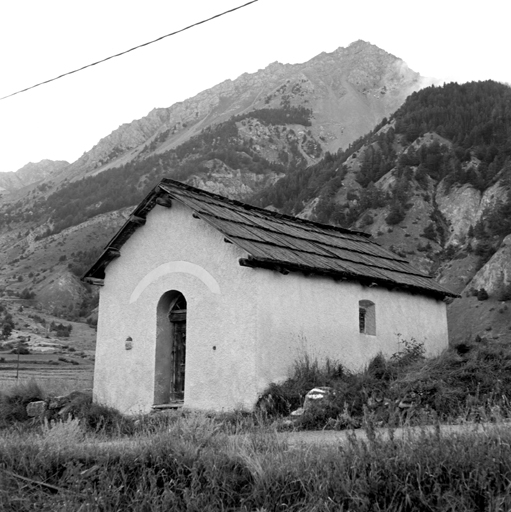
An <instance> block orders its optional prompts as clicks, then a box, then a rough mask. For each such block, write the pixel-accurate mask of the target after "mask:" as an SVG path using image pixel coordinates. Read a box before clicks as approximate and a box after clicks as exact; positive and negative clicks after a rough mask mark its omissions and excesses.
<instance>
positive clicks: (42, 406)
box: [27, 400, 47, 418]
mask: <svg viewBox="0 0 511 512" xmlns="http://www.w3.org/2000/svg"><path fill="white" fill-rule="evenodd" d="M46 409H47V404H46V402H45V401H44V400H39V401H37V402H30V403H29V404H28V405H27V415H28V416H29V417H30V418H40V417H42V416H43V414H44V413H45V412H46Z"/></svg>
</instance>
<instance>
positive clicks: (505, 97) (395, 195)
mask: <svg viewBox="0 0 511 512" xmlns="http://www.w3.org/2000/svg"><path fill="white" fill-rule="evenodd" d="M253 201H255V202H256V203H257V204H258V205H260V206H266V207H272V208H277V209H280V210H282V211H284V212H286V213H293V214H298V215H302V216H305V217H307V218H311V219H313V220H319V221H322V222H330V223H334V224H338V225H341V226H345V227H355V228H358V229H365V230H366V231H368V232H370V233H371V234H372V235H373V236H374V237H375V238H376V239H377V240H378V241H379V242H380V243H382V244H383V245H385V246H387V247H390V248H392V249H393V250H394V251H396V252H397V253H398V254H402V255H406V256H407V258H409V259H410V260H411V261H412V262H413V263H414V264H415V265H416V266H417V267H419V268H421V269H423V270H425V271H427V272H432V273H434V274H436V275H437V277H438V279H439V281H440V282H441V283H442V284H445V285H447V286H449V287H451V288H452V289H453V290H454V291H456V292H458V293H460V294H461V295H462V298H461V299H457V300H456V301H454V303H453V304H452V305H451V306H450V308H449V311H450V314H451V317H452V318H453V320H452V321H451V326H452V328H453V330H452V333H451V339H452V340H454V341H463V340H464V339H466V338H469V337H474V336H476V335H479V336H485V335H488V336H489V335H491V336H494V337H495V336H496V337H499V338H504V339H510V340H511V336H510V334H511V333H510V332H509V328H511V314H510V312H509V311H508V309H507V306H506V307H504V306H499V307H498V308H497V307H496V306H495V302H499V301H502V300H509V299H510V298H511V259H510V258H509V257H508V256H509V255H508V252H509V249H508V245H509V238H506V237H508V236H509V235H510V234H511V89H510V88H509V87H508V86H505V85H502V84H498V83H495V82H492V81H488V82H478V83H468V84H463V85H458V84H447V85H445V86H444V87H430V88H426V89H424V90H422V91H420V92H417V93H414V94H412V95H411V96H410V97H409V98H408V99H407V101H406V102H405V104H404V105H403V106H402V107H401V108H400V109H399V110H398V111H397V112H396V113H395V114H394V115H393V116H391V118H390V119H389V120H388V121H387V120H385V121H384V122H382V123H380V124H379V125H378V126H376V128H375V129H374V130H373V131H372V132H371V133H370V134H368V135H367V136H365V137H363V138H361V139H359V140H358V141H356V142H355V143H353V144H352V145H351V146H350V148H349V149H348V150H346V151H339V152H338V153H337V154H336V155H330V156H329V157H328V158H325V159H324V160H323V161H322V162H320V163H318V164H317V165H315V166H312V167H309V168H307V169H303V170H299V171H297V172H296V173H294V174H290V175H288V176H286V177H285V178H283V179H281V180H280V181H279V182H277V183H276V184H275V185H274V186H272V187H270V188H268V189H266V190H263V191H261V192H260V193H258V194H256V195H255V196H254V197H253ZM488 297H489V302H488V303H486V302H485V301H486V300H487V298H488ZM478 299H479V300H478ZM467 311H468V312H470V313H467ZM483 311H484V312H485V313H484V315H483V314H482V312H483ZM467 315H468V316H470V315H472V317H471V319H472V321H471V322H468V321H464V322H461V321H459V320H457V319H459V318H464V317H465V316H467ZM478 317H481V318H482V320H481V322H478V320H477V319H478ZM492 323H493V324H494V325H495V326H496V327H495V328H492V327H491V326H492ZM487 328H488V330H486V329H487ZM492 329H493V330H492Z"/></svg>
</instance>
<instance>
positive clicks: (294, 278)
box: [94, 201, 448, 413]
mask: <svg viewBox="0 0 511 512" xmlns="http://www.w3.org/2000/svg"><path fill="white" fill-rule="evenodd" d="M246 257H247V253H246V252H245V251H243V250H242V249H240V248H239V247H237V246H236V245H234V244H231V243H226V241H225V240H224V236H223V235H222V234H221V233H220V232H219V231H217V230H216V229H215V228H213V227H211V226H210V225H209V224H207V223H206V222H205V221H204V220H201V219H198V218H194V217H193V212H192V210H190V209H189V208H187V207H185V206H183V205H182V204H180V203H179V202H178V201H173V204H172V207H171V208H170V209H168V208H165V207H163V206H156V207H155V208H154V209H153V210H152V211H151V212H150V213H149V214H148V215H147V222H146V224H145V226H143V227H140V228H139V229H138V230H137V231H135V233H134V234H133V235H132V236H131V237H130V238H129V239H128V240H127V241H126V242H125V244H124V245H123V247H122V250H121V257H120V258H117V259H115V260H113V261H112V262H111V263H110V264H109V265H108V267H107V268H106V276H105V280H104V286H103V287H102V288H101V291H100V305H99V319H98V337H97V348H96V366H95V374H94V396H95V400H96V401H97V402H100V403H103V404H106V405H109V406H112V407H115V408H117V409H119V410H120V411H121V412H123V413H147V412H149V411H150V410H151V407H152V405H153V403H154V396H155V371H156V370H155V369H156V366H157V364H159V363H158V362H157V361H156V359H157V356H156V353H157V349H156V338H157V307H158V303H159V301H160V299H161V298H162V296H163V295H164V294H166V293H167V292H169V291H171V290H175V291H179V292H181V293H182V294H183V295H184V297H185V298H186V301H187V320H186V338H187V339H186V369H185V396H184V406H185V407H187V408H194V409H212V410H232V409H235V408H246V409H250V408H252V407H253V406H254V404H255V402H256V400H257V398H258V396H259V394H260V393H261V392H262V391H263V390H264V389H265V388H266V387H267V385H268V384H269V383H270V382H276V381H281V380H284V379H285V378H286V377H287V376H288V375H289V370H290V369H291V367H292V364H293V362H294V361H295V360H296V358H298V357H300V356H303V355H304V354H305V353H307V354H309V355H310V356H312V357H317V358H319V359H323V358H325V357H330V358H332V359H336V360H338V361H339V362H341V363H342V364H343V365H345V366H347V367H349V368H351V369H357V368H362V367H363V366H364V365H365V364H367V362H368V361H369V360H370V359H371V358H372V357H373V356H374V355H376V354H377V353H378V352H383V353H384V354H386V355H391V354H393V353H395V352H396V351H398V350H399V348H400V347H399V345H398V334H399V335H401V337H402V338H403V339H407V340H410V339H411V338H415V339H416V340H417V341H419V342H424V343H425V346H426V349H427V351H428V353H429V354H435V353H438V352H440V351H442V350H443V349H445V348H447V344H448V338H447V317H446V306H445V304H444V303H443V302H442V301H440V300H436V299H434V298H430V297H428V296H423V295H412V294H410V293H405V292H402V291H397V290H394V291H388V290H387V289H385V288H382V287H370V288H369V287H363V286H362V285H360V284H358V283H356V282H351V281H335V280H333V279H331V278H327V277H321V276H314V275H309V276H304V275H303V274H302V273H298V272H291V273H289V274H288V275H282V274H279V273H278V272H275V271H271V270H266V269H261V268H255V269H252V268H247V267H242V266H240V265H239V263H238V259H239V258H246ZM361 300H369V301H372V302H374V304H375V312H376V335H375V336H372V335H367V334H361V333H360V332H359V301H361ZM129 338H131V340H130V341H129V342H127V341H126V340H127V339H129ZM169 342H170V341H169Z"/></svg>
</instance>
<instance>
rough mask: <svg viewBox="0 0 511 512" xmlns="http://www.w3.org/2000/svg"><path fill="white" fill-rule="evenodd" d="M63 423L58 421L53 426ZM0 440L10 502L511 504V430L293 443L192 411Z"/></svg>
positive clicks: (95, 506) (299, 506) (320, 507)
mask: <svg viewBox="0 0 511 512" xmlns="http://www.w3.org/2000/svg"><path fill="white" fill-rule="evenodd" d="M53 428H54V429H55V428H57V430H58V427H55V426H54V427H53ZM49 432H51V428H50V430H49V431H48V432H44V431H43V432H42V433H41V434H39V435H36V434H32V435H31V436H29V437H28V438H23V439H21V438H20V436H19V434H18V435H16V434H14V433H11V434H10V435H9V436H7V438H6V439H3V440H2V441H0V461H1V465H0V482H1V484H2V485H0V509H2V507H3V509H4V510H18V511H24V510H27V511H28V510H91V511H92V510H105V511H110V510H112V511H113V510H134V511H138V510H147V511H160V510H161V511H171V510H176V511H182V510H191V511H194V510H205V511H216V510H232V511H234V510H237V511H255V510H259V511H263V510H264V511H270V510H275V511H281V510H282V511H284V510H286V511H288V510H291V511H313V510H314V511H331V510H357V511H360V512H364V511H375V510H393V511H394V510H399V511H431V510H435V511H451V510H463V511H476V510H477V511H480V510H509V509H510V507H511V492H510V490H511V433H510V432H508V430H507V429H505V428H501V427H498V426H495V427H494V428H492V429H489V430H487V431H485V432H483V433H482V434H481V433H479V434H476V433H470V432H467V433H465V434H464V435H453V436H444V435H442V434H441V432H440V430H439V429H438V430H436V431H433V432H427V431H424V432H422V434H421V435H419V436H418V437H413V438H412V437H410V438H404V439H393V438H392V437H391V439H390V440H384V439H383V438H380V437H379V436H378V434H376V433H374V431H372V434H371V433H370V434H369V435H368V440H366V441H363V440H360V439H356V438H355V437H351V438H350V439H349V440H348V442H346V443H344V444H343V443H339V444H338V445H333V446H332V445H329V446H328V448H327V447H321V446H315V447H314V448H313V449H312V448H310V447H308V448H305V447H294V448H290V447H289V446H288V445H287V443H286V441H285V438H284V439H283V438H281V437H277V436H276V434H275V433H271V432H264V431H261V430H260V431H259V432H258V433H253V434H247V435H244V436H227V435H226V434H225V433H224V432H222V431H221V429H219V428H218V424H217V422H215V421H214V419H212V418H208V417H206V416H205V415H200V414H194V415H190V416H183V417H181V418H179V419H178V420H176V421H175V422H174V424H173V426H171V427H170V429H169V431H168V432H165V433H160V434H159V435H154V436H151V437H144V438H140V439H135V440H134V441H132V442H131V443H130V444H129V445H125V444H117V443H103V444H92V443H91V442H90V439H86V438H85V439H84V438H80V437H79V436H80V435H81V434H80V433H79V432H78V433H77V432H76V425H73V424H72V423H69V424H67V425H63V426H61V427H60V430H59V431H58V433H57V434H56V436H58V435H59V434H60V435H61V436H62V439H63V441H62V442H61V443H58V442H55V441H56V439H55V438H53V439H52V440H51V442H49V441H48V435H49Z"/></svg>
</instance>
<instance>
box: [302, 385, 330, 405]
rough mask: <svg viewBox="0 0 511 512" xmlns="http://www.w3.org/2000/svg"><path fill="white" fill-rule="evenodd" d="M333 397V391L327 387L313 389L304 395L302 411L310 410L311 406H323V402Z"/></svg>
mask: <svg viewBox="0 0 511 512" xmlns="http://www.w3.org/2000/svg"><path fill="white" fill-rule="evenodd" d="M334 396H335V392H334V390H333V389H332V388H329V387H327V386H325V387H319V388H313V389H311V390H310V391H309V392H308V393H307V394H306V395H305V400H304V402H303V409H304V410H305V411H306V410H307V409H310V407H311V406H312V404H314V405H318V404H321V405H323V404H324V403H325V402H329V401H330V400H331V399H332V398H333V397H334Z"/></svg>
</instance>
